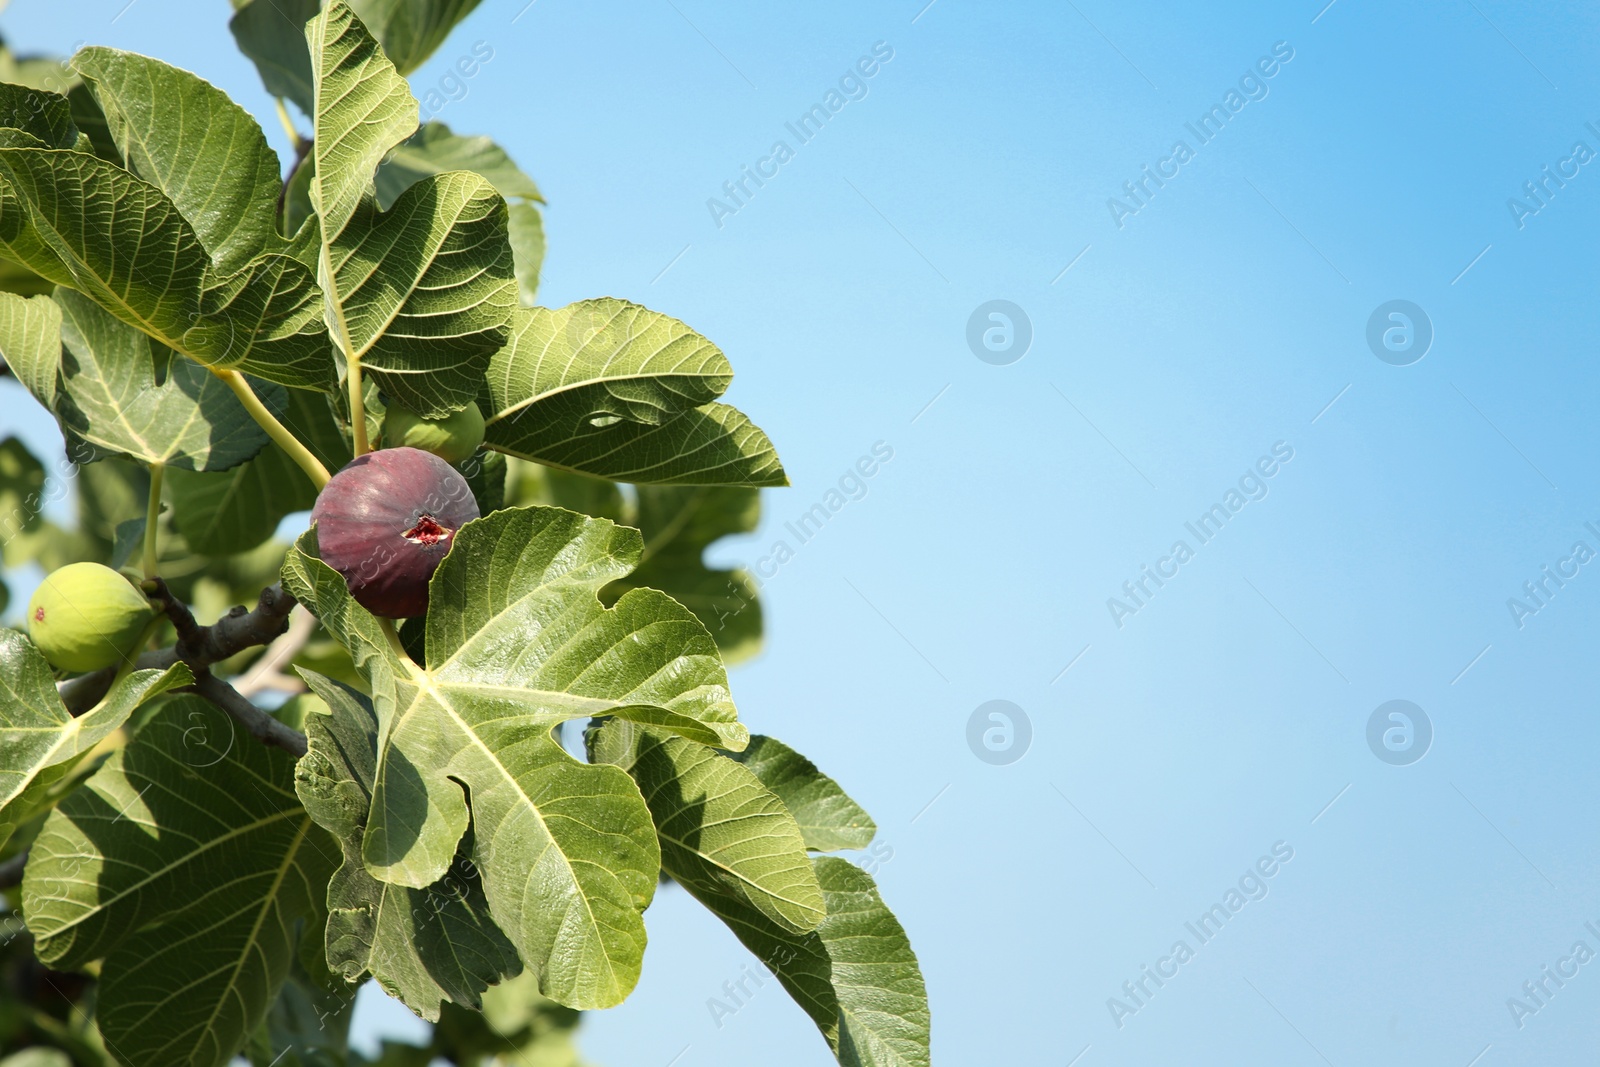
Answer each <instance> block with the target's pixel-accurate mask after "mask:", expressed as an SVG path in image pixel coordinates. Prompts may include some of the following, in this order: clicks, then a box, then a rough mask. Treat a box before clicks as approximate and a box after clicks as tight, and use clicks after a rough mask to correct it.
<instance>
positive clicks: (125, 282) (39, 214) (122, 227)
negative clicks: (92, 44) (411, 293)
mask: <svg viewBox="0 0 1600 1067" xmlns="http://www.w3.org/2000/svg"><path fill="white" fill-rule="evenodd" d="M0 254H4V255H6V256H8V257H10V258H12V259H14V260H16V261H18V262H20V263H22V264H24V265H26V266H27V267H28V268H29V269H30V270H33V271H35V272H36V273H38V274H39V275H41V276H43V277H44V278H47V279H49V280H50V281H52V282H55V283H56V284H58V285H61V286H65V287H67V288H69V289H75V290H77V291H78V292H81V293H83V294H84V295H85V296H87V297H89V298H90V299H91V300H93V301H94V302H95V303H96V304H99V305H100V306H101V307H103V308H105V309H106V310H107V311H109V312H110V313H111V314H113V315H115V316H116V317H117V318H119V319H121V320H122V321H123V322H126V323H127V324H129V325H130V326H133V327H135V328H136V329H139V330H140V331H142V332H144V333H146V334H148V335H149V336H151V337H153V338H155V339H156V340H158V341H160V342H161V343H163V344H165V345H167V346H168V347H169V348H172V349H174V350H175V351H178V352H182V353H184V354H185V355H189V356H192V357H193V358H195V359H197V360H199V361H200V362H202V363H205V364H207V365H209V366H213V367H218V368H221V367H229V368H237V369H239V370H241V371H243V372H245V373H249V374H255V375H257V376H259V377H261V378H264V379H266V380H268V381H273V382H278V383H281V384H284V385H291V386H300V387H308V388H317V389H325V388H328V387H329V385H330V384H331V381H332V377H333V360H332V353H331V351H330V350H329V347H328V341H327V336H326V332H325V330H324V329H323V328H322V326H321V324H320V320H319V318H318V311H319V300H320V297H319V295H318V291H317V287H316V283H315V281H314V280H313V278H312V276H311V274H310V272H309V271H308V270H306V268H305V267H304V266H303V265H302V264H300V263H299V262H297V261H295V260H293V259H291V258H289V257H287V256H284V255H279V254H276V253H264V254H263V255H261V256H258V257H256V258H255V259H254V260H252V261H251V262H250V263H248V264H247V265H246V266H245V267H244V268H242V269H241V270H240V271H238V272H236V273H234V274H232V275H226V276H223V275H219V274H217V273H216V272H214V271H213V270H212V269H211V265H210V257H209V255H208V254H207V252H206V249H205V247H204V246H203V245H202V244H201V243H200V240H199V238H198V237H197V236H196V234H195V231H194V228H193V227H192V226H190V224H189V222H188V221H187V220H186V219H185V218H184V217H183V215H182V214H181V213H180V212H179V211H178V209H177V207H176V205H174V204H173V202H172V201H171V200H169V199H168V198H167V196H166V194H164V193H163V192H162V191H161V190H160V189H158V188H156V187H155V186H153V185H151V184H149V183H147V182H145V181H143V180H142V179H140V178H138V177H136V176H134V175H132V174H130V173H128V172H127V171H125V170H123V169H122V168H121V167H118V166H117V165H115V164H114V163H110V162H107V161H106V160H104V159H101V158H99V157H98V156H94V155H91V154H89V153H87V152H76V151H63V150H55V149H45V148H43V147H40V146H39V143H38V142H37V141H36V140H35V139H33V138H31V137H28V136H27V135H26V134H23V133H20V132H18V131H13V130H0Z"/></svg>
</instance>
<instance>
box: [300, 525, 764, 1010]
mask: <svg viewBox="0 0 1600 1067" xmlns="http://www.w3.org/2000/svg"><path fill="white" fill-rule="evenodd" d="M313 536H314V535H312V534H308V535H307V536H306V537H305V538H303V539H302V541H301V543H300V545H299V547H298V549H297V550H296V551H293V552H291V553H290V555H289V559H288V560H287V562H286V563H285V567H284V584H285V588H287V589H289V590H290V591H291V592H293V593H294V594H295V596H297V597H298V598H299V599H300V600H301V602H302V603H304V604H306V605H307V606H308V607H310V608H311V610H312V611H313V612H314V613H315V614H316V615H317V616H318V617H319V618H320V619H321V620H322V622H323V625H325V626H327V627H328V628H329V629H330V630H332V631H333V633H334V634H335V635H336V636H337V637H338V638H339V639H340V641H341V643H343V644H344V645H345V646H346V647H347V648H348V649H350V651H351V653H352V656H353V658H354V660H355V663H356V665H357V667H358V668H359V669H360V670H361V671H362V672H363V673H364V674H365V675H366V676H367V677H368V679H369V680H370V683H371V691H372V697H373V703H374V706H375V707H376V709H377V713H378V719H379V723H380V738H381V740H380V744H379V750H378V764H377V770H376V772H375V776H374V785H373V802H372V811H371V814H370V816H369V818H368V821H367V826H366V831H365V839H364V842H363V853H362V854H363V856H364V858H365V861H366V866H367V869H368V870H369V871H370V872H371V873H372V874H373V875H374V876H376V877H379V878H381V879H383V880H385V881H390V882H394V883H397V884H402V885H410V886H413V887H421V886H427V885H430V884H432V883H433V882H435V881H437V880H438V879H439V878H440V877H441V876H442V875H443V874H444V873H445V871H446V869H447V868H448V866H449V864H450V863H451V861H452V859H453V858H454V856H455V853H456V847H457V844H458V842H459V841H460V839H461V836H462V834H463V833H464V831H465V830H466V827H467V822H468V816H469V808H468V797H469V796H470V805H471V806H470V816H471V821H472V825H473V829H474V840H475V842H476V843H475V845H474V846H473V851H472V857H471V858H472V860H473V863H474V864H475V865H476V867H477V869H478V871H479V873H480V876H481V877H482V879H483V885H484V891H485V894H486V896H487V898H488V901H489V907H490V913H491V914H492V916H493V917H494V920H495V922H496V923H497V924H498V925H499V926H500V928H501V929H502V930H504V931H505V933H506V934H507V936H508V937H510V938H511V941H512V943H513V944H515V945H516V946H517V950H518V952H519V953H520V954H521V956H522V959H523V962H524V963H525V964H526V965H527V966H528V967H529V969H530V970H532V971H533V972H534V973H535V974H536V975H538V976H539V980H540V984H541V988H542V989H543V991H544V993H545V994H546V995H547V996H550V997H552V998H553V999H556V1000H558V1001H561V1002H562V1003H565V1004H568V1005H570V1006H573V1007H599V1006H606V1005H610V1004H615V1003H616V1002H618V1001H619V1000H621V999H622V998H623V997H624V996H626V995H627V993H628V991H629V990H630V989H631V988H632V987H633V984H634V983H635V982H636V981H637V979H638V971H639V964H640V960H641V958H642V953H643V947H644V929H643V925H642V923H641V921H640V912H642V911H643V909H644V907H645V906H646V905H647V904H648V903H649V901H650V898H651V896H652V894H653V893H654V890H655V880H656V873H657V867H658V864H659V852H658V849H657V845H656V836H655V831H654V827H653V826H652V824H651V822H650V816H649V812H648V809H647V808H646V807H645V805H644V802H643V800H642V799H641V798H640V795H639V790H638V788H637V787H636V786H635V785H634V784H633V782H632V780H631V779H629V778H628V776H627V775H626V774H625V773H623V772H622V771H620V770H618V769H617V768H615V767H610V766H589V765H585V764H582V763H579V762H578V761H576V760H574V759H573V758H572V757H571V756H569V755H567V753H566V752H565V751H563V750H562V749H561V747H560V746H559V745H558V744H557V743H556V741H555V739H554V738H553V737H552V735H551V731H552V729H553V728H554V727H555V726H556V725H557V724H559V723H560V722H562V721H564V720H566V719H571V718H579V717H583V716H593V715H614V716H617V717H619V718H627V719H630V720H632V721H638V722H644V723H648V724H651V725H655V726H660V727H663V728H666V729H669V730H672V731H675V732H677V733H680V734H682V735H684V736H688V737H692V738H694V739H696V740H700V741H702V742H707V743H710V744H716V745H723V746H727V747H731V748H741V747H743V745H744V744H745V742H746V739H747V735H746V732H745V730H744V728H743V727H742V726H740V725H739V724H738V723H737V722H736V721H735V711H734V708H733V704H732V702H731V700H730V698H729V694H728V690H727V681H726V677H725V675H724V673H723V669H722V665H721V663H720V661H719V660H718V658H717V654H716V646H715V644H714V643H713V642H712V641H711V638H710V636H709V635H708V634H706V632H705V629H704V627H702V626H701V625H700V623H699V622H698V620H696V619H695V618H694V616H693V615H692V614H690V613H689V612H688V611H687V610H686V609H684V608H682V607H681V606H679V605H678V604H676V603H674V602H673V601H672V600H671V599H670V598H668V597H666V596H664V595H663V594H661V593H657V592H654V591H652V590H637V591H635V592H633V593H630V594H628V595H627V596H625V597H623V598H622V599H621V600H620V601H618V602H617V604H616V606H615V607H613V608H610V609H606V608H604V607H602V606H601V604H600V602H599V600H598V598H597V596H596V594H597V592H598V591H599V589H600V588H601V587H603V586H604V585H605V584H606V583H607V582H609V581H611V580H613V579H615V578H618V577H621V576H623V575H625V574H626V573H627V572H628V570H629V568H630V567H631V566H632V565H633V563H634V561H636V560H637V559H638V556H639V552H640V548H641V544H640V539H639V535H638V533H637V532H636V531H634V530H630V529H627V528H625V527H618V526H616V525H614V524H613V523H611V522H608V521H606V520H600V519H589V518H585V517H583V516H580V515H575V514H573V513H571V512H567V511H562V510H559V509H555V508H517V509H507V510H504V511H500V512H496V513H495V514H493V515H491V516H489V517H487V518H484V519H479V520H477V521H475V522H471V523H468V524H467V525H466V526H464V527H462V529H461V530H460V531H459V532H458V533H457V534H456V537H455V542H454V545H453V546H452V548H451V550H450V552H449V554H448V555H447V556H446V557H445V558H444V560H443V562H442V563H441V564H440V565H439V569H438V570H437V571H436V572H435V574H434V576H433V580H432V582H431V584H430V597H429V609H428V614H427V617H426V656H425V662H424V663H422V664H420V665H419V664H414V663H412V662H411V661H409V660H406V659H402V658H401V657H400V656H399V655H398V653H397V652H396V651H395V650H394V648H393V646H392V644H391V643H390V642H389V641H388V640H387V639H386V638H385V636H384V633H383V630H382V628H381V627H380V625H379V624H378V621H377V620H375V619H374V618H373V617H372V616H371V615H369V614H367V613H366V611H365V610H364V609H362V608H361V607H360V606H358V605H357V604H355V602H354V601H353V600H351V599H350V597H349V594H348V592H347V591H346V589H345V583H344V580H343V579H342V578H340V577H339V576H338V575H337V574H336V573H335V572H334V571H332V570H331V569H330V568H329V567H327V566H326V565H325V564H323V563H322V562H321V561H320V560H318V559H316V558H315V556H314V554H313V553H314V548H313V545H314V539H313ZM463 786H464V787H465V792H463Z"/></svg>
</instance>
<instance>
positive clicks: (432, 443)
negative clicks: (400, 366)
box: [383, 404, 483, 463]
mask: <svg viewBox="0 0 1600 1067" xmlns="http://www.w3.org/2000/svg"><path fill="white" fill-rule="evenodd" d="M383 443H384V447H386V448H420V449H421V450H422V451H424V452H432V453H433V454H434V455H436V456H438V457H439V458H440V459H442V460H444V461H445V462H446V463H460V462H461V461H462V460H464V459H466V458H467V457H468V456H470V455H472V454H473V453H474V452H476V451H477V450H478V446H479V445H481V444H483V412H481V411H479V410H478V405H476V404H468V405H467V406H466V407H464V408H462V409H461V410H460V411H457V412H454V413H452V414H450V415H447V416H446V417H444V418H442V419H425V418H423V417H422V416H421V415H418V414H417V413H416V412H414V411H407V410H406V409H405V408H403V407H399V406H397V405H393V404H391V405H390V406H389V409H388V411H386V412H385V413H384V416H383Z"/></svg>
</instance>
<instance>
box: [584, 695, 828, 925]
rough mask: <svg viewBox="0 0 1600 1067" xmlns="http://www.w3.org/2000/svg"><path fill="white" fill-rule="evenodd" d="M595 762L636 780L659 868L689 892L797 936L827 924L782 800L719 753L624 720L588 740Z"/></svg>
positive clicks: (797, 831) (801, 844) (797, 833)
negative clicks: (651, 824) (718, 897)
mask: <svg viewBox="0 0 1600 1067" xmlns="http://www.w3.org/2000/svg"><path fill="white" fill-rule="evenodd" d="M589 751H590V758H591V759H594V760H596V761H598V762H601V763H610V764H614V765H615V766H618V767H621V768H622V769H623V770H625V771H627V772H628V773H629V774H630V775H632V776H633V780H634V781H635V782H637V783H639V791H640V792H641V793H643V794H644V800H645V803H646V804H647V805H649V807H650V815H651V817H652V818H653V819H654V820H655V824H656V833H657V835H658V836H659V837H660V839H661V866H662V868H663V869H664V870H666V872H667V873H668V874H670V875H672V877H673V878H675V879H677V881H678V882H680V883H681V884H683V885H685V886H692V887H694V888H696V889H698V890H699V891H700V892H703V893H710V894H726V895H728V896H729V897H732V898H734V899H737V900H739V901H741V902H743V904H745V905H747V906H749V907H751V908H754V909H755V910H756V911H758V912H760V913H761V914H762V915H763V916H765V917H766V918H767V920H768V921H770V922H772V923H774V924H775V925H777V926H779V927H781V928H782V929H785V930H789V931H791V932H794V933H805V932H806V931H808V930H814V929H816V926H817V923H818V922H820V921H821V920H822V890H821V888H820V887H819V886H818V885H817V878H816V875H815V874H814V873H813V872H812V870H811V862H810V860H809V858H808V857H807V855H806V845H805V841H804V840H803V839H802V837H801V834H800V827H799V826H798V825H796V823H795V820H794V816H793V815H790V814H789V811H788V809H787V808H785V807H784V806H783V802H782V801H781V800H779V799H778V798H777V796H775V795H774V794H773V793H772V792H771V791H770V790H768V789H767V788H766V787H765V786H764V785H762V784H761V779H759V778H757V777H756V776H755V775H754V774H752V773H751V772H750V771H749V769H747V768H746V767H744V766H742V765H740V764H738V763H735V762H734V761H733V760H731V759H729V758H728V757H726V756H723V755H720V754H718V753H717V752H716V751H715V750H713V749H710V748H707V747H706V746H705V745H700V744H696V743H695V742H693V741H685V740H684V739H683V738H681V737H673V736H672V735H671V734H667V733H664V732H661V731H657V730H653V729H651V728H650V727H647V726H640V725H638V724H636V723H631V722H627V721H625V720H621V719H617V720H613V721H611V722H608V723H606V724H605V725H604V726H602V727H600V728H599V729H597V730H595V731H593V732H592V733H591V734H590V735H589Z"/></svg>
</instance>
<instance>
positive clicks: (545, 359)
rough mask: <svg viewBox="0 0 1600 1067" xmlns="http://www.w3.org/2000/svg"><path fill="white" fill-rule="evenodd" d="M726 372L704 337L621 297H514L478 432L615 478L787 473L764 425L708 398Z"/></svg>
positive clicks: (727, 378)
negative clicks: (521, 304)
mask: <svg viewBox="0 0 1600 1067" xmlns="http://www.w3.org/2000/svg"><path fill="white" fill-rule="evenodd" d="M732 379H733V369H732V367H731V366H729V364H728V361H727V359H726V358H725V357H724V356H723V354H722V352H721V351H720V350H719V349H717V347H716V346H715V345H713V344H711V342H710V341H707V340H706V339H705V338H704V337H702V336H701V335H700V334H698V333H695V332H694V331H693V330H691V329H689V327H687V326H685V325H684V324H683V323H682V322H679V321H678V320H677V319H674V318H671V317H670V316H667V315H663V314H661V313H659V312H655V311H650V310H649V309H647V308H643V307H640V306H639V305H637V304H631V303H629V302H627V301H625V300H618V299H615V298H611V297H606V298H602V299H598V300H584V301H579V302H578V303H575V304H569V305H567V306H566V307H563V308H559V309H556V310H553V311H552V310H550V309H548V308H518V309H516V310H515V311H514V312H513V314H512V317H511V336H510V339H509V340H508V341H507V343H506V345H505V347H504V348H502V349H501V350H500V351H499V352H497V353H495V355H494V357H493V359H492V360H491V361H490V363H489V370H488V384H487V395H486V396H484V397H483V398H482V399H481V400H480V404H479V406H480V407H482V408H483V410H484V422H485V442H486V443H487V444H488V445H489V446H490V447H491V448H494V449H497V450H499V451H502V452H505V453H507V454H509V455H513V456H519V457H521V458H523V459H530V460H534V461H536V462H539V463H545V464H548V465H550V466H553V467H560V468H563V469H566V470H572V471H578V472H580V473H585V474H596V475H599V476H601V477H604V478H611V479H614V480H617V481H632V482H643V483H658V484H679V485H752V486H759V485H784V484H787V479H786V478H785V476H784V473H783V468H782V466H781V465H780V464H779V462H778V457H777V453H776V452H775V451H774V450H773V448H772V443H771V441H769V440H768V439H767V436H766V434H764V433H762V432H761V431H760V430H759V429H758V428H756V426H755V425H754V424H752V423H751V422H750V420H749V419H748V418H746V417H745V416H744V415H742V414H740V413H739V412H738V411H736V410H734V409H733V408H730V407H727V406H726V405H723V404H717V403H712V401H714V400H715V398H716V397H718V396H721V395H722V393H723V392H724V391H725V390H726V389H727V388H728V384H729V382H731V381H732Z"/></svg>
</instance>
